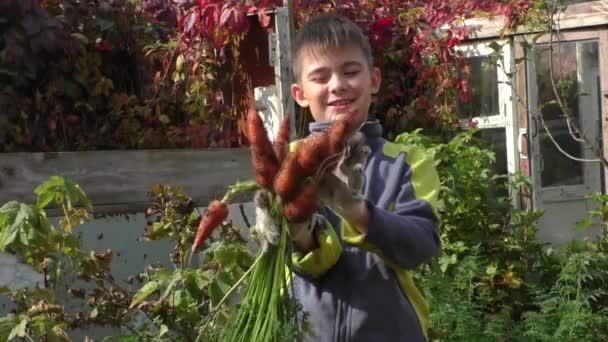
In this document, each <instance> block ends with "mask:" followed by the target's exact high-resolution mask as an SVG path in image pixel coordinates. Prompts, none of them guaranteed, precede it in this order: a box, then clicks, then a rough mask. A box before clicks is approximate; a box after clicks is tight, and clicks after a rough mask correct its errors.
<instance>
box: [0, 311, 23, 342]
mask: <svg viewBox="0 0 608 342" xmlns="http://www.w3.org/2000/svg"><path fill="white" fill-rule="evenodd" d="M18 324H19V316H17V315H15V314H12V313H11V314H8V315H6V316H4V317H2V318H0V341H9V338H8V337H9V335H11V333H12V332H13V329H14V328H15V327H16V326H17V325H18Z"/></svg>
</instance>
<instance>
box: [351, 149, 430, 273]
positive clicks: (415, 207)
mask: <svg viewBox="0 0 608 342" xmlns="http://www.w3.org/2000/svg"><path fill="white" fill-rule="evenodd" d="M405 152H406V161H407V163H408V164H409V166H410V168H409V172H405V174H404V175H403V181H402V186H401V188H400V191H399V192H398V195H397V197H396V199H395V201H394V205H393V206H392V207H393V210H385V209H383V208H379V207H377V206H375V205H374V204H372V203H370V202H369V201H368V202H367V208H368V210H369V214H370V216H369V221H368V226H367V233H366V234H361V233H359V232H358V230H356V229H355V228H354V227H353V226H352V225H351V224H350V223H349V222H346V221H343V223H342V226H343V227H342V228H343V230H342V234H343V239H344V241H345V243H349V244H353V245H358V246H360V247H361V248H364V249H367V250H370V251H372V252H375V253H377V254H379V255H380V256H382V257H383V258H385V259H388V261H390V262H393V263H396V264H397V265H398V266H400V267H402V268H406V269H414V268H416V267H417V266H418V265H420V264H421V263H423V262H425V261H427V260H428V259H430V258H431V257H433V256H436V255H438V254H439V252H440V250H441V240H440V238H439V234H438V222H439V218H438V214H437V210H438V209H439V207H440V202H439V200H438V195H439V176H438V174H437V171H436V170H435V165H434V159H433V157H432V155H431V154H430V153H429V152H427V151H425V150H422V149H419V148H415V147H408V148H406V150H405ZM412 193H414V195H415V198H411V194H412Z"/></svg>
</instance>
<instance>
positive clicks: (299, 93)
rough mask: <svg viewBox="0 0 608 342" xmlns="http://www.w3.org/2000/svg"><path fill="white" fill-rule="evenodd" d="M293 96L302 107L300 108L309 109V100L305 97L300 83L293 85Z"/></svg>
mask: <svg viewBox="0 0 608 342" xmlns="http://www.w3.org/2000/svg"><path fill="white" fill-rule="evenodd" d="M291 96H292V97H293V99H294V100H295V101H296V102H297V103H298V105H300V107H308V100H307V99H306V96H304V90H303V89H302V87H301V86H300V85H299V84H298V83H294V84H292V85H291Z"/></svg>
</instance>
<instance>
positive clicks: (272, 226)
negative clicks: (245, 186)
mask: <svg viewBox="0 0 608 342" xmlns="http://www.w3.org/2000/svg"><path fill="white" fill-rule="evenodd" d="M253 202H254V204H255V216H256V223H255V228H254V230H255V232H256V233H257V234H258V235H259V237H260V239H261V241H262V249H263V250H266V249H267V248H268V246H269V245H275V246H276V245H278V244H279V239H280V237H281V232H280V229H281V228H280V223H279V222H277V220H276V219H275V218H274V217H273V216H272V215H271V214H270V211H271V195H270V192H268V191H267V190H259V191H257V192H256V193H255V196H254V198H253ZM312 221H313V218H309V219H308V220H306V221H304V222H300V223H291V224H290V225H289V236H290V237H291V239H292V241H293V242H294V244H295V245H296V248H297V249H298V250H300V251H303V252H307V251H309V250H312V249H313V248H314V238H313V235H312V227H313V225H312Z"/></svg>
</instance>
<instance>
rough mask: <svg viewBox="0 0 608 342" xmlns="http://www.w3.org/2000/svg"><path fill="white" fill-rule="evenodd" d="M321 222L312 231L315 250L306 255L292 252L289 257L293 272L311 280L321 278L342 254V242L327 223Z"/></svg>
mask: <svg viewBox="0 0 608 342" xmlns="http://www.w3.org/2000/svg"><path fill="white" fill-rule="evenodd" d="M320 217H321V218H322V216H320ZM321 222H322V224H320V225H318V226H317V227H316V228H315V230H314V234H315V238H316V241H317V248H315V249H313V250H312V251H310V252H308V253H299V252H293V253H292V257H291V260H292V264H293V267H294V271H295V272H298V273H300V274H302V275H304V276H308V277H312V278H320V277H322V276H323V275H324V274H325V273H327V271H329V270H330V269H331V268H332V267H333V266H334V265H335V264H336V263H337V262H338V259H340V255H341V254H342V242H341V241H340V239H339V237H338V234H337V233H336V231H335V229H334V228H333V227H332V225H331V224H330V223H329V221H327V220H325V219H323V220H321Z"/></svg>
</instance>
